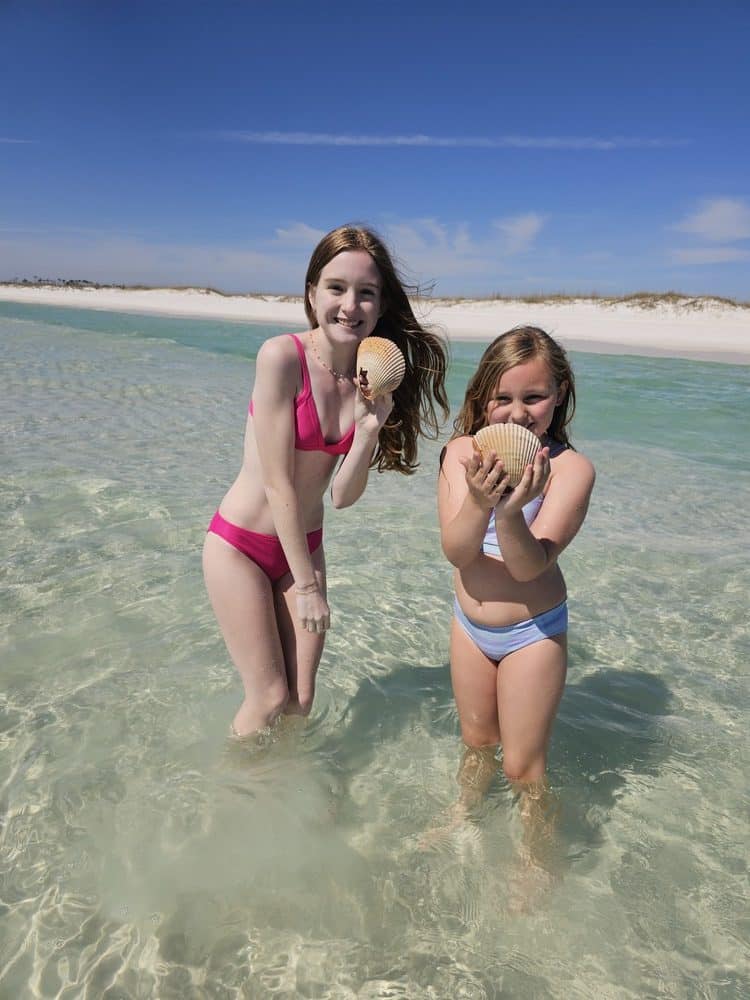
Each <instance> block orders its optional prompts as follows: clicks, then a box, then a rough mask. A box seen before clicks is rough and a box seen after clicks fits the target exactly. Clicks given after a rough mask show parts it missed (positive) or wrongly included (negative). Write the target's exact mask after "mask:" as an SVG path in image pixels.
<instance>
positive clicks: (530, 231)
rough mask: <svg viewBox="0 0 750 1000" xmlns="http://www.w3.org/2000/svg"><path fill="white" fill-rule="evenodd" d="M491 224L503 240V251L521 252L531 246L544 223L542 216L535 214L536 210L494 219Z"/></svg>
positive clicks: (510, 252)
mask: <svg viewBox="0 0 750 1000" xmlns="http://www.w3.org/2000/svg"><path fill="white" fill-rule="evenodd" d="M492 225H493V228H494V229H496V230H497V231H498V232H499V233H500V234H501V235H502V237H503V239H504V241H505V252H506V253H508V254H517V253H523V252H524V251H525V250H528V249H529V248H530V247H531V245H532V243H533V242H534V239H535V238H536V236H537V234H538V233H539V231H540V230H541V228H542V226H543V225H544V218H543V216H541V215H537V214H536V212H527V213H526V214H525V215H516V216H512V217H509V218H507V219H496V220H495V221H494V222H493V223H492Z"/></svg>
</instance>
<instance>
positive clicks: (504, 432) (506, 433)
mask: <svg viewBox="0 0 750 1000" xmlns="http://www.w3.org/2000/svg"><path fill="white" fill-rule="evenodd" d="M474 442H475V444H476V446H477V448H479V450H480V452H482V454H483V455H486V454H487V453H488V452H490V451H494V452H495V454H496V455H497V457H498V458H499V459H500V460H501V461H502V463H503V466H504V467H505V471H506V472H507V473H508V476H509V477H510V485H511V486H512V487H514V488H515V487H516V486H518V484H519V483H520V482H521V477H522V476H523V472H524V469H525V468H526V466H527V465H531V463H532V462H533V461H534V456H535V455H536V453H537V452H538V451H539V449H540V448H541V443H540V441H539V438H538V437H537V436H536V434H532V433H531V431H530V430H527V429H526V428H525V427H522V426H521V425H520V424H488V425H487V427H482V428H481V429H480V430H478V431H477V432H476V434H475V435H474Z"/></svg>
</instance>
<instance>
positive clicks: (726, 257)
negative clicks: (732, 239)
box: [672, 247, 750, 264]
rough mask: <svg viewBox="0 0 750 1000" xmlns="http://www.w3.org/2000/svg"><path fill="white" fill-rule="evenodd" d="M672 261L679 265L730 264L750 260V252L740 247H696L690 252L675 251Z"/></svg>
mask: <svg viewBox="0 0 750 1000" xmlns="http://www.w3.org/2000/svg"><path fill="white" fill-rule="evenodd" d="M672 259H673V260H674V261H675V262H676V263H677V264H728V263H731V262H733V261H741V260H750V250H741V249H740V248H739V247H694V248H692V249H689V250H673V251H672Z"/></svg>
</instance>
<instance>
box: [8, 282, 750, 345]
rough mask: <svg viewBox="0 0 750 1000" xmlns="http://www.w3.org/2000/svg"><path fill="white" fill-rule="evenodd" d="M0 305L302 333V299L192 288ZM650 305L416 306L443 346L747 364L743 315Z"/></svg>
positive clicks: (748, 317) (701, 304) (75, 292)
mask: <svg viewBox="0 0 750 1000" xmlns="http://www.w3.org/2000/svg"><path fill="white" fill-rule="evenodd" d="M0 301H4V302H16V303H21V304H27V305H41V306H60V307H64V308H73V309H97V310H103V311H111V312H128V313H146V314H159V315H165V316H184V317H189V318H192V319H201V318H205V319H221V320H229V321H234V322H250V323H279V324H289V325H297V326H299V328H300V329H305V328H306V327H307V320H306V317H305V313H304V308H303V303H302V298H301V297H299V298H295V297H293V296H288V295H261V294H248V295H225V294H222V293H220V292H215V291H212V290H208V289H199V288H179V289H178V288H148V289H142V288H123V287H107V286H91V287H69V286H62V287H60V286H51V285H43V284H42V285H22V284H18V285H16V284H0ZM651 303H652V304H650V305H649V307H644V306H643V305H640V304H631V303H627V302H623V301H619V302H618V301H611V300H600V299H594V298H585V297H580V298H573V297H571V298H570V299H562V298H561V297H560V296H551V297H550V299H548V300H543V299H542V300H540V301H538V302H537V301H534V302H525V301H522V300H519V299H440V298H435V299H421V300H417V301H415V302H414V303H413V305H414V310H415V313H416V315H417V317H418V318H419V320H420V321H421V322H425V323H428V324H431V325H433V326H435V327H437V328H438V329H439V330H440V331H442V332H443V333H444V334H445V335H446V337H447V339H448V340H449V341H480V342H485V343H488V342H489V341H490V340H492V339H493V338H494V337H495V336H497V334H499V333H502V332H503V331H504V330H508V329H510V328H511V327H514V326H517V325H520V324H528V325H534V326H540V327H542V328H543V329H545V330H547V331H548V332H549V333H551V334H552V335H553V336H554V337H555V338H556V339H558V340H560V342H561V343H562V344H563V345H564V346H565V347H566V348H568V349H570V350H573V351H586V352H591V353H596V354H634V355H642V356H652V357H654V356H656V357H671V358H685V359H688V360H693V361H715V362H720V363H725V364H750V309H748V308H747V307H745V306H739V305H731V304H728V303H725V302H722V301H721V300H717V299H710V298H705V299H688V298H687V297H686V298H685V299H684V300H679V299H673V298H666V297H665V298H664V299H660V298H659V297H658V296H654V297H653V298H652V300H651Z"/></svg>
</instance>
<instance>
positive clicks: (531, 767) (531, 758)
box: [503, 749, 547, 785]
mask: <svg viewBox="0 0 750 1000" xmlns="http://www.w3.org/2000/svg"><path fill="white" fill-rule="evenodd" d="M546 768H547V761H546V758H545V756H544V755H543V754H542V755H539V754H536V755H530V754H529V755H527V754H522V753H513V752H512V751H511V752H508V750H507V749H504V750H503V773H504V774H505V777H506V778H507V779H508V781H510V782H512V783H513V784H522V785H527V784H531V783H533V782H537V781H541V779H542V778H543V777H544V775H545V772H546Z"/></svg>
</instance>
